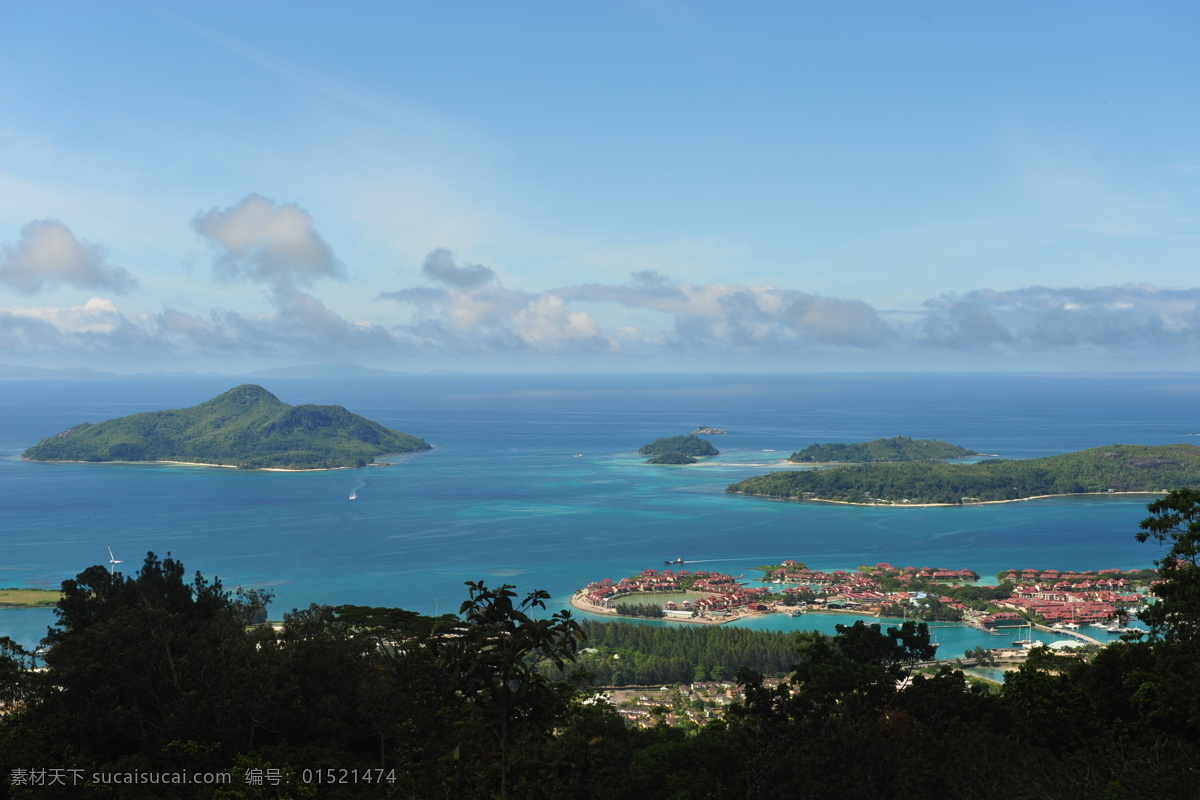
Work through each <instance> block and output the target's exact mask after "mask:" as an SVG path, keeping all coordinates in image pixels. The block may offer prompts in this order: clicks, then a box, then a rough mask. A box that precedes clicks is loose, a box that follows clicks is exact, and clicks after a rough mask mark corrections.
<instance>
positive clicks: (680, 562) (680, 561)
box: [663, 556, 683, 564]
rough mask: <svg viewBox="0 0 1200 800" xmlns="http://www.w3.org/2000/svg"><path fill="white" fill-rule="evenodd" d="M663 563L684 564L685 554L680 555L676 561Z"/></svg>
mask: <svg viewBox="0 0 1200 800" xmlns="http://www.w3.org/2000/svg"><path fill="white" fill-rule="evenodd" d="M663 563H664V564H682V563H683V556H680V557H679V558H677V559H675V560H674V561H664V562H663Z"/></svg>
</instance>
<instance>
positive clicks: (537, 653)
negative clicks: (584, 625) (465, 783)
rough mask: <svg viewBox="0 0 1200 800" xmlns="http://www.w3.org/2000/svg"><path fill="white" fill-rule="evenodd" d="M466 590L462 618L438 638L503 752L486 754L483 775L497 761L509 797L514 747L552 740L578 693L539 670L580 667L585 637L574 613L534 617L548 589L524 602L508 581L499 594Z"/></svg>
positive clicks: (475, 714)
mask: <svg viewBox="0 0 1200 800" xmlns="http://www.w3.org/2000/svg"><path fill="white" fill-rule="evenodd" d="M466 585H467V588H468V590H469V592H470V598H469V599H468V600H466V601H464V602H463V604H462V607H461V608H460V609H459V614H460V616H462V618H463V619H462V621H461V622H459V623H455V624H453V625H450V626H448V627H447V629H446V630H444V631H443V632H442V636H441V637H440V638H438V635H437V631H435V639H434V641H435V643H436V646H437V647H439V648H440V652H441V662H442V664H443V665H444V667H445V669H446V671H447V677H448V679H449V682H450V687H451V689H452V690H453V691H454V692H456V693H458V694H460V695H461V696H462V697H463V698H464V699H465V700H466V701H467V703H468V705H469V708H470V710H471V712H472V720H471V721H472V722H475V723H477V724H478V726H481V727H482V728H483V729H484V731H486V733H487V735H488V736H489V738H490V739H491V741H492V743H493V744H494V745H495V747H496V748H497V750H498V753H497V755H498V759H495V760H492V759H488V758H486V755H485V756H484V761H483V763H481V764H480V765H479V766H480V767H482V769H480V770H479V773H478V774H479V775H480V776H482V777H484V782H485V783H486V782H487V779H486V773H487V771H488V770H487V769H486V767H487V766H488V765H489V764H491V763H496V764H498V766H499V771H500V774H499V781H498V782H499V789H500V791H499V797H508V796H509V789H510V785H509V784H510V777H511V775H510V773H511V772H512V767H513V763H512V762H513V760H514V752H513V751H514V749H518V747H519V745H521V744H529V743H534V744H536V743H537V742H539V741H540V740H543V739H545V738H546V737H547V735H548V734H549V733H550V732H551V730H552V729H553V728H554V726H555V724H556V723H557V722H559V721H560V720H561V719H562V718H563V715H564V713H565V711H566V708H567V704H568V701H569V700H570V699H571V697H572V695H573V693H574V688H573V687H572V686H571V685H570V684H567V683H564V682H561V681H553V680H551V679H549V678H547V677H545V676H544V675H542V674H540V673H539V672H538V670H537V667H538V665H539V664H542V663H546V664H549V665H552V666H553V667H555V668H557V669H560V670H561V669H562V668H563V667H564V666H565V665H566V664H567V663H570V662H573V661H574V660H575V654H576V651H577V649H578V646H579V642H580V641H581V640H582V639H583V638H584V633H583V630H582V629H581V628H580V626H579V624H578V623H577V622H576V621H575V620H573V619H572V618H571V612H570V611H558V612H556V613H554V614H553V615H552V616H551V617H550V618H548V619H537V618H535V617H534V616H532V613H531V612H533V611H535V610H536V609H542V608H545V607H546V603H545V601H546V600H547V599H549V597H550V595H549V594H548V593H547V592H544V591H541V590H538V591H534V592H530V593H529V594H528V595H527V596H526V597H525V599H524V600H521V601H520V602H519V603H518V602H514V598H516V596H517V594H516V592H514V591H512V590H513V587H512V586H510V585H508V584H505V585H503V586H501V587H500V588H499V589H489V588H488V587H487V586H485V585H484V584H483V582H473V581H468V582H467V584H466ZM470 730H471V728H470V727H468V731H470ZM475 730H478V728H477V727H476V728H475ZM460 755H461V751H460ZM535 760H536V759H535ZM463 777H467V776H463ZM462 788H465V787H462Z"/></svg>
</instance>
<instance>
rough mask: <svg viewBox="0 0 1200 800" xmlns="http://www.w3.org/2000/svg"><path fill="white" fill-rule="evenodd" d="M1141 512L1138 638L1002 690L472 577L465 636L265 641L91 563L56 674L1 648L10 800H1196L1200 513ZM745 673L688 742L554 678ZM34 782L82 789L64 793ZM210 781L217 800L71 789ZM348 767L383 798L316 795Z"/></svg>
mask: <svg viewBox="0 0 1200 800" xmlns="http://www.w3.org/2000/svg"><path fill="white" fill-rule="evenodd" d="M1150 510H1151V516H1150V517H1148V518H1147V519H1146V520H1145V521H1144V522H1143V523H1142V533H1141V534H1139V538H1143V539H1145V540H1150V539H1153V540H1155V541H1159V542H1161V543H1162V544H1163V545H1164V547H1165V548H1166V550H1165V553H1164V555H1163V557H1162V559H1161V560H1160V561H1159V562H1158V563H1159V566H1160V568H1161V570H1162V572H1161V574H1162V578H1163V580H1162V582H1161V583H1159V584H1157V585H1156V586H1155V587H1154V593H1155V594H1156V595H1157V598H1158V604H1157V605H1156V606H1154V607H1153V608H1152V609H1151V611H1149V612H1147V613H1146V614H1144V615H1143V619H1144V620H1145V621H1146V622H1147V624H1148V625H1149V626H1150V635H1149V636H1148V637H1146V638H1144V639H1140V640H1130V641H1124V642H1119V643H1116V644H1112V645H1109V646H1108V647H1106V648H1103V649H1101V650H1099V651H1098V652H1096V653H1095V654H1094V655H1092V656H1091V657H1090V658H1080V657H1075V656H1056V655H1052V654H1050V653H1049V652H1048V651H1046V650H1044V649H1043V650H1039V651H1035V652H1034V653H1033V654H1032V655H1031V656H1030V658H1029V660H1028V661H1027V662H1026V663H1025V664H1024V665H1023V666H1021V667H1020V669H1018V670H1017V671H1015V672H1014V673H1012V674H1010V676H1009V678H1008V680H1007V681H1006V682H1005V684H1004V685H1003V687H1002V688H1001V689H999V690H989V689H987V688H981V687H980V686H978V685H973V684H971V683H968V681H967V680H966V679H965V677H964V676H963V674H962V673H961V672H959V671H957V670H955V669H954V668H953V667H952V666H951V665H947V666H943V667H942V668H940V669H937V670H923V669H922V668H919V667H916V666H915V665H917V664H918V663H919V662H923V661H925V660H926V659H928V658H929V657H930V656H931V655H932V652H933V650H932V646H931V643H930V637H929V631H928V628H927V627H926V626H924V625H922V624H917V623H914V622H912V621H908V622H905V623H904V624H902V625H899V626H896V627H891V628H886V629H883V628H881V627H879V626H871V625H866V624H863V623H856V624H854V625H851V626H845V625H839V626H838V627H837V634H836V635H834V636H827V635H824V634H820V633H804V634H797V635H792V636H784V635H778V634H759V633H754V632H751V631H745V630H739V629H728V630H726V629H720V628H700V627H697V628H674V627H668V626H653V625H644V626H636V625H632V624H627V623H626V624H615V625H614V624H607V623H585V624H583V625H582V626H581V625H579V624H577V623H575V622H574V620H572V619H571V618H570V617H569V615H568V613H567V612H559V613H557V614H553V615H549V616H544V611H545V609H544V608H543V607H542V603H543V602H544V600H545V599H546V595H545V593H543V592H534V593H532V594H530V595H528V596H527V597H525V598H524V599H523V600H521V599H518V597H517V596H516V594H515V593H514V592H513V591H512V590H511V587H507V586H505V587H501V588H500V589H498V590H493V589H489V588H487V587H486V586H484V585H482V584H475V583H472V584H468V593H469V597H468V599H467V600H466V601H465V602H464V603H463V605H462V608H461V609H460V613H459V615H458V616H457V617H453V616H449V615H448V616H446V617H443V618H441V619H438V620H434V619H429V618H427V617H421V616H419V615H416V614H412V613H410V612H406V611H402V610H398V609H372V608H359V607H339V608H331V607H326V606H312V607H310V608H308V609H304V610H300V611H294V612H292V613H290V614H288V615H286V616H285V618H284V624H283V626H282V627H281V628H279V629H275V628H273V627H271V626H253V625H252V623H253V622H254V620H256V619H260V618H261V617H262V612H263V608H264V605H265V603H266V602H267V600H268V599H269V598H268V597H266V596H265V595H262V594H259V593H253V592H241V593H230V592H227V591H225V590H224V589H223V588H222V586H221V584H220V583H219V582H217V581H211V582H210V581H207V580H205V579H203V578H202V577H200V576H199V575H197V576H196V577H195V578H194V579H193V580H191V581H187V580H185V578H184V572H183V568H182V565H180V564H179V563H178V562H176V561H174V560H173V559H171V558H170V557H168V558H166V559H159V558H157V557H155V556H154V555H153V554H151V555H149V556H148V557H147V559H146V562H145V564H144V565H143V566H142V569H141V570H140V571H139V572H138V574H137V575H136V576H135V577H125V576H122V575H121V574H119V573H118V574H116V575H113V574H111V573H109V572H108V571H107V570H105V569H103V568H101V567H92V568H90V569H88V570H85V571H84V572H83V573H81V574H80V575H79V576H78V577H77V578H76V579H75V580H73V581H66V582H65V583H64V586H63V598H62V600H61V601H60V604H59V607H58V623H57V625H56V627H55V629H54V631H53V633H52V634H51V636H50V637H49V640H48V644H50V645H51V649H50V651H49V653H48V654H47V655H46V656H45V664H46V666H48V667H49V669H48V670H46V671H33V670H30V669H29V668H28V667H29V666H31V664H32V657H31V654H29V653H28V652H26V651H24V650H23V649H22V648H21V647H19V646H18V645H16V644H15V643H13V642H12V641H10V640H6V639H3V638H0V707H2V709H3V711H4V712H5V713H3V714H0V775H3V776H4V779H3V781H0V797H13V798H77V797H82V798H89V797H122V798H132V799H133V800H139V799H140V798H160V797H161V798H168V797H169V798H185V799H186V798H219V799H221V800H225V799H228V798H284V797H288V798H315V797H330V798H342V797H397V798H455V799H456V800H457V798H481V799H482V798H501V800H505V799H507V798H546V799H547V800H549V799H550V798H554V799H555V800H592V799H594V798H639V800H684V799H685V798H687V799H691V798H701V799H708V800H727V799H728V800H749V798H759V797H778V796H786V797H799V798H830V797H836V798H839V799H840V800H868V798H870V799H871V800H918V798H929V797H947V798H952V797H956V798H979V800H1060V799H1061V798H1106V799H1110V800H1117V799H1118V798H1119V799H1120V800H1161V798H1172V800H1195V799H1196V798H1200V637H1198V636H1197V630H1198V629H1200V566H1198V565H1197V562H1198V561H1200V557H1198V555H1197V553H1200V547H1198V542H1200V491H1196V490H1181V491H1174V492H1171V493H1170V494H1168V495H1167V496H1166V497H1165V498H1164V499H1163V500H1160V501H1156V502H1155V503H1153V504H1151V506H1150ZM585 636H586V637H587V638H586V639H584V637H585ZM976 655H983V654H979V653H977V654H976ZM618 656H619V657H618ZM576 658H579V662H578V663H572V662H574V661H575V659H576ZM757 658H762V659H764V660H763V661H762V662H760V664H759V666H757V667H754V668H747V667H748V666H750V665H751V664H752V659H757ZM772 660H773V661H772ZM785 661H786V662H788V665H787V666H785V667H780V666H779V665H780V664H781V663H783V662H785ZM623 662H624V663H623ZM769 662H770V663H769ZM739 667H740V669H739V672H738V675H737V682H738V683H739V684H740V685H741V686H742V689H743V697H742V699H741V700H740V702H738V703H735V704H734V705H732V706H730V707H729V708H728V710H727V712H726V716H725V719H724V720H723V721H722V720H713V719H712V718H711V717H709V718H708V724H707V725H705V726H704V727H700V728H696V726H695V725H691V726H690V727H689V726H680V727H668V725H667V724H665V723H666V722H667V719H668V711H669V709H666V708H665V707H659V708H656V709H654V710H653V712H645V713H646V714H647V716H649V717H650V719H648V720H647V724H649V726H650V727H645V728H639V727H634V726H632V725H627V724H626V723H625V722H624V721H623V720H622V719H621V718H620V717H619V716H618V711H617V710H615V709H613V708H611V707H609V706H606V705H604V704H602V703H600V704H596V703H592V702H590V700H591V698H592V696H593V691H592V690H591V689H590V688H585V689H583V690H580V689H579V688H576V686H575V685H573V684H572V683H569V682H567V681H565V680H559V679H558V678H559V677H560V676H568V675H571V674H572V673H575V672H579V671H582V672H583V673H585V675H581V676H579V678H580V679H584V678H586V673H588V672H591V673H592V676H593V677H592V678H591V679H590V680H591V681H596V682H599V671H600V670H601V669H609V670H610V672H609V678H610V682H614V683H616V682H621V683H625V682H631V681H629V680H628V678H627V677H626V675H628V676H633V675H635V674H636V675H637V676H638V677H640V678H643V679H645V678H648V677H649V675H650V674H651V673H650V670H658V672H657V673H654V674H656V675H664V674H668V673H670V671H671V670H674V671H675V673H674V674H675V675H676V677H675V678H674V679H673V680H681V681H688V680H701V679H704V678H708V679H713V678H716V679H721V678H725V677H728V674H727V673H728V672H729V671H730V670H732V669H735V668H739ZM614 668H619V669H622V670H625V671H626V672H625V674H623V675H620V676H614V675H613V674H612V672H611V670H612V669H614ZM643 670H644V671H645V672H643ZM772 672H774V673H776V674H779V673H780V672H786V673H787V677H786V678H785V679H784V680H782V681H774V680H770V679H767V678H765V677H764V675H763V673H772ZM662 680H663V682H666V680H667V679H662ZM646 682H647V683H650V684H655V683H659V682H660V680H659V679H658V678H656V679H654V680H646ZM585 685H586V684H585ZM668 696H670V695H669V694H668V693H662V692H655V693H654V696H653V697H651V698H649V701H650V703H651V704H653V705H656V706H658V705H660V704H661V703H663V702H664V701H665V698H667V697H668ZM675 696H677V697H679V698H680V703H683V704H686V703H692V704H696V703H699V704H701V705H704V703H703V702H702V701H701V700H699V699H697V698H696V697H695V695H692V696H691V697H690V699H689V696H688V695H687V694H686V690H685V692H683V693H678V694H676V695H675ZM710 696H711V695H710ZM722 697H724V696H723V695H722ZM724 699H725V700H727V699H728V698H724ZM675 707H676V708H680V707H681V705H680V704H675ZM706 713H707V712H706ZM654 719H658V720H660V721H659V722H658V723H657V724H655V723H654ZM39 769H41V770H43V778H42V780H41V782H40V783H33V782H31V781H32V778H31V775H32V774H33V773H35V772H36V771H37V770H39ZM51 769H61V770H64V771H65V770H79V771H80V772H81V773H82V775H83V776H84V780H83V781H82V782H72V777H71V774H70V773H67V775H66V781H67V783H66V785H54V784H53V783H51V782H49V781H48V780H47V779H46V777H45V772H46V771H48V770H51ZM213 770H218V771H229V772H230V774H231V776H232V777H233V781H232V783H230V784H226V785H221V786H211V785H202V784H195V783H192V784H187V785H166V786H164V785H154V784H134V785H130V784H126V785H123V786H119V787H114V786H111V785H109V786H105V785H99V784H95V783H91V782H89V780H88V779H89V778H90V777H91V776H92V774H93V773H101V774H104V773H118V774H120V773H126V774H132V773H139V772H157V773H162V772H171V773H178V772H188V773H195V772H206V771H213ZM255 770H257V771H258V773H257V774H258V775H259V778H260V780H259V782H258V783H257V784H250V783H247V782H246V780H245V779H246V777H249V775H250V774H251V773H252V772H253V771H255ZM326 770H330V771H332V773H327V772H326ZM349 770H357V771H358V774H359V775H362V774H368V773H367V771H368V770H377V772H372V773H369V774H373V775H379V776H382V777H383V780H382V781H380V780H379V779H375V780H373V781H372V782H364V781H362V780H361V779H359V780H356V781H346V782H334V783H321V784H318V783H316V782H314V781H313V779H312V778H311V776H312V775H325V774H333V775H337V774H339V772H340V771H349ZM271 774H274V775H275V776H276V779H277V780H278V784H272V783H270V782H269V780H268V781H263V780H262V778H263V776H264V775H266V776H269V775H271ZM341 774H345V773H344V772H343V773H341ZM305 775H309V776H310V777H309V779H308V781H307V782H306V781H305V779H304V776H305Z"/></svg>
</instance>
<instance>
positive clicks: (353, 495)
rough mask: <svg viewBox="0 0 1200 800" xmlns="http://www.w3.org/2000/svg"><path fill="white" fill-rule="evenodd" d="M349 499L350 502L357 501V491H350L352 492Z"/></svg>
mask: <svg viewBox="0 0 1200 800" xmlns="http://www.w3.org/2000/svg"><path fill="white" fill-rule="evenodd" d="M350 499H351V500H357V499H358V490H357V489H355V490H354V491H352V492H351V493H350Z"/></svg>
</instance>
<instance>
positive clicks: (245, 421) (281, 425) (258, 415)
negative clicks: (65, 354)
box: [24, 384, 430, 469]
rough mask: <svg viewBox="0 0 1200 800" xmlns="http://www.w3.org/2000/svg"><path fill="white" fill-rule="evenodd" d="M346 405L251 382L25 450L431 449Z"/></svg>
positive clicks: (78, 429)
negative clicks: (281, 395) (284, 394)
mask: <svg viewBox="0 0 1200 800" xmlns="http://www.w3.org/2000/svg"><path fill="white" fill-rule="evenodd" d="M428 449H430V446H429V445H428V444H427V443H425V442H424V441H422V440H421V439H418V438H417V437H415V436H410V435H409V434H406V433H399V432H397V431H393V430H390V429H388V428H385V427H383V426H382V425H380V424H378V423H376V422H372V421H371V420H369V419H365V418H363V417H360V416H358V415H357V414H352V413H350V412H349V411H347V410H346V409H344V408H342V407H341V406H317V405H299V406H289V405H287V404H286V403H283V402H281V401H280V400H279V399H278V398H277V397H275V395H273V394H271V393H270V392H268V391H267V390H266V389H263V388H262V387H260V386H253V385H251V384H245V385H243V386H238V387H237V388H234V389H230V390H229V391H228V392H225V393H224V394H222V395H219V396H218V397H214V398H213V399H212V400H209V401H207V402H204V403H201V404H200V405H198V406H193V407H192V408H185V409H180V410H175V411H150V412H145V413H141V414H133V415H131V416H128V417H121V418H119V419H112V420H108V421H106V422H101V423H97V424H91V423H83V424H81V425H76V426H75V427H73V428H68V429H67V430H65V431H63V432H62V433H59V434H56V435H54V436H51V437H50V438H48V439H43V440H42V441H41V442H39V443H38V444H36V445H34V446H33V447H30V448H29V449H28V450H26V451H25V454H24V458H27V459H30V460H33V461H186V462H191V463H198V464H223V465H230V466H238V467H244V468H247V469H264V468H277V469H330V468H334V467H355V466H359V467H361V466H364V465H366V464H368V463H370V462H371V461H373V460H374V459H375V457H376V456H381V455H387V454H390V453H409V452H414V451H418V450H428Z"/></svg>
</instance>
